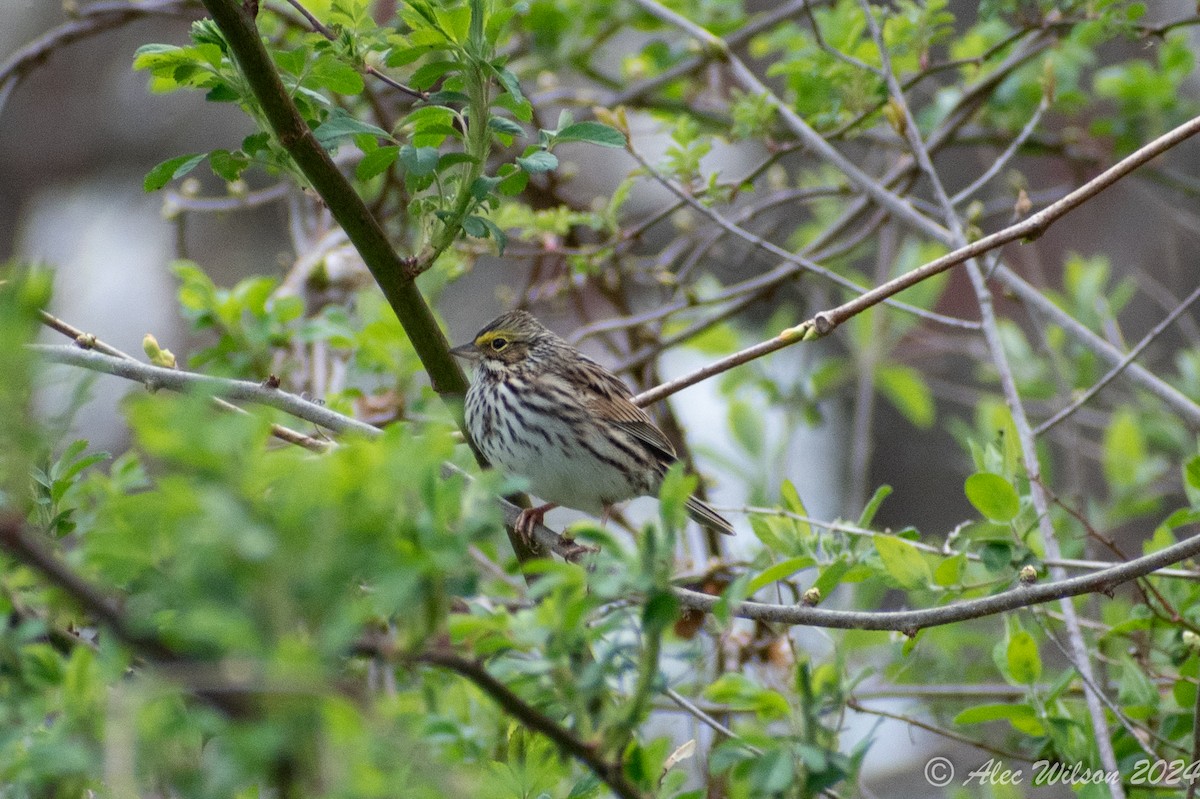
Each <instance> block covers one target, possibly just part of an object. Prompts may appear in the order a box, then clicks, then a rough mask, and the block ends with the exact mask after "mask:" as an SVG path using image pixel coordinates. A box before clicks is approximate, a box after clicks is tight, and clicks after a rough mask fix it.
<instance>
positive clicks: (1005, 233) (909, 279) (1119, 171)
mask: <svg viewBox="0 0 1200 799" xmlns="http://www.w3.org/2000/svg"><path fill="white" fill-rule="evenodd" d="M1197 133H1200V117H1196V118H1194V119H1191V120H1189V121H1188V122H1185V123H1184V124H1182V125H1180V126H1179V127H1177V128H1175V129H1174V130H1171V131H1169V132H1167V133H1165V134H1163V135H1162V136H1159V137H1158V138H1157V139H1155V140H1153V141H1151V142H1150V143H1148V144H1146V145H1145V146H1143V147H1141V148H1139V149H1138V150H1136V151H1135V152H1133V153H1131V154H1130V155H1128V156H1126V157H1125V158H1123V159H1121V160H1120V161H1118V162H1117V163H1116V164H1114V165H1113V166H1112V167H1110V168H1108V169H1107V170H1105V171H1104V172H1102V173H1101V174H1099V175H1097V176H1096V177H1095V178H1093V179H1092V180H1089V181H1088V182H1087V183H1085V184H1083V185H1082V186H1080V187H1079V188H1078V189H1076V190H1074V191H1072V192H1071V193H1069V194H1067V195H1066V196H1065V197H1063V198H1062V199H1061V200H1058V201H1057V202H1054V203H1051V204H1050V205H1048V206H1047V207H1046V208H1043V209H1042V210H1041V211H1038V212H1037V213H1035V214H1032V215H1031V216H1029V217H1027V218H1025V219H1024V220H1022V221H1020V222H1018V223H1016V224H1014V225H1010V226H1009V227H1006V228H1004V229H1003V230H1000V231H997V232H996V233H992V234H991V235H988V236H984V237H983V238H981V239H978V240H976V241H974V242H971V243H970V244H968V245H966V246H964V247H958V248H957V249H955V250H954V251H952V252H950V253H947V254H946V255H944V256H942V257H941V258H937V259H934V260H933V261H930V262H929V263H927V264H924V265H923V266H919V267H917V268H916V269H913V270H911V271H909V272H906V273H905V274H903V275H901V276H900V277H897V278H895V279H893V280H890V281H888V282H887V283H884V284H883V285H881V286H878V287H876V288H874V289H872V290H870V291H868V292H866V293H865V294H862V295H861V296H858V297H855V298H854V299H852V300H850V301H848V302H846V303H843V304H842V305H839V306H837V307H836V308H832V309H830V310H827V311H822V312H820V313H818V314H816V315H815V316H813V317H812V318H811V319H809V320H807V321H805V322H803V323H801V324H799V325H796V326H795V327H791V328H787V329H786V330H783V331H781V332H780V333H779V334H778V335H777V336H775V337H774V338H771V339H767V340H766V341H763V342H760V343H758V344H755V345H753V346H751V347H747V348H746V349H744V350H741V351H740V352H735V353H733V354H732V355H728V356H726V357H725V358H722V359H720V360H717V361H714V362H713V363H710V364H708V365H707V366H704V367H702V368H701V369H698V370H696V371H695V372H693V373H691V374H688V375H684V376H682V377H679V378H676V379H675V380H671V381H668V382H666V383H663V384H662V385H659V386H656V387H654V388H653V389H650V390H649V391H645V392H642V393H641V394H639V395H638V398H637V400H638V402H639V403H640V404H642V405H648V404H651V403H654V402H657V401H659V400H661V399H664V398H666V397H669V396H670V395H671V394H674V393H675V392H677V391H680V390H682V389H685V388H687V387H688V386H692V385H695V384H696V383H698V382H700V381H701V380H705V379H707V378H709V377H712V376H714V375H718V374H721V373H722V372H726V371H728V370H730V369H732V368H734V367H735V366H741V365H742V364H744V363H748V362H749V361H752V360H754V359H756V358H761V357H762V356H764V355H769V354H770V353H772V352H775V351H776V350H781V349H783V348H784V347H787V346H790V345H792V344H795V343H797V342H799V341H804V340H808V339H813V338H818V337H821V336H825V335H828V334H829V333H831V332H832V331H833V330H834V329H835V328H837V327H838V326H839V325H841V324H843V323H844V322H846V321H847V320H848V319H850V318H851V317H853V316H855V315H857V314H859V313H861V312H862V311H864V310H866V309H868V308H870V307H872V306H874V305H877V304H878V303H879V302H881V301H882V300H884V299H885V298H887V297H891V296H893V295H894V294H897V293H899V292H901V291H903V290H904V289H906V288H909V287H911V286H914V285H916V284H917V283H920V282H921V281H923V280H926V279H928V278H929V277H932V276H933V275H936V274H940V273H942V272H945V271H946V270H948V269H950V268H952V267H955V266H958V265H959V264H962V263H963V262H965V261H967V260H969V259H971V258H974V257H976V256H979V255H982V254H984V253H986V252H990V251H991V250H994V249H996V248H998V247H1000V246H1002V245H1004V244H1008V243H1010V242H1013V241H1019V240H1021V239H1027V238H1036V237H1037V236H1040V235H1041V234H1042V233H1044V232H1045V231H1046V229H1047V228H1049V227H1050V225H1052V224H1053V223H1054V222H1056V221H1057V220H1058V219H1060V218H1061V217H1063V216H1064V215H1066V214H1067V213H1069V212H1071V211H1073V210H1075V208H1077V207H1078V206H1080V205H1082V204H1083V203H1084V202H1086V201H1088V200H1090V199H1091V198H1092V197H1094V196H1096V195H1097V194H1099V193H1100V192H1101V191H1103V190H1104V189H1106V188H1108V187H1109V186H1111V185H1112V184H1113V183H1116V182H1117V181H1118V180H1120V179H1121V178H1123V177H1125V176H1126V175H1128V174H1129V173H1130V172H1132V171H1134V170H1135V169H1137V168H1138V167H1140V166H1142V165H1144V164H1146V163H1147V162H1149V161H1151V160H1153V159H1154V158H1157V157H1158V156H1159V155H1162V154H1163V153H1165V152H1167V151H1168V150H1170V149H1171V148H1173V147H1175V146H1177V145H1178V144H1180V143H1181V142H1183V141H1186V140H1187V139H1189V138H1191V137H1192V136H1194V135H1196V134H1197ZM939 240H940V239H939ZM993 275H994V276H995V277H996V278H997V279H999V280H1001V281H1002V282H1003V283H1004V284H1005V285H1006V286H1007V287H1009V288H1011V289H1012V290H1013V291H1014V292H1016V293H1018V294H1019V295H1020V296H1021V297H1022V299H1025V300H1027V301H1029V302H1032V303H1037V304H1038V307H1039V309H1044V310H1045V311H1046V312H1047V313H1048V314H1051V315H1052V320H1053V321H1054V322H1055V323H1056V324H1063V326H1064V328H1066V329H1067V330H1068V332H1070V333H1072V335H1073V336H1074V337H1075V338H1077V339H1079V340H1081V341H1083V342H1084V343H1085V344H1086V345H1087V346H1088V347H1089V348H1091V349H1093V350H1096V352H1097V354H1100V355H1101V357H1104V358H1105V360H1109V361H1110V362H1112V358H1113V356H1114V354H1115V358H1116V360H1117V361H1119V360H1120V359H1121V358H1122V357H1124V353H1121V352H1120V351H1118V350H1116V348H1114V347H1112V346H1111V345H1109V344H1108V343H1107V342H1104V341H1103V340H1102V339H1100V338H1099V337H1098V336H1096V335H1095V334H1093V333H1091V331H1089V330H1087V328H1085V327H1083V326H1082V325H1080V324H1079V323H1078V322H1077V321H1075V320H1074V319H1073V318H1072V317H1071V316H1070V315H1069V314H1067V313H1065V312H1063V311H1062V309H1060V308H1058V307H1057V306H1055V305H1054V303H1052V302H1050V301H1049V300H1047V299H1046V298H1045V297H1043V296H1042V295H1041V294H1040V292H1038V291H1037V290H1036V289H1035V288H1034V287H1033V286H1030V285H1029V284H1028V283H1027V282H1025V281H1024V280H1023V279H1022V278H1021V277H1020V276H1019V275H1017V274H1016V273H1014V272H1012V271H1011V270H1010V269H1009V268H1008V267H1006V266H1004V265H1000V266H999V267H998V268H997V269H996V270H995V272H994V273H993ZM1081 328H1082V329H1081ZM1130 371H1131V373H1132V372H1133V369H1131V370H1130ZM1140 375H1141V377H1140V379H1141V381H1142V384H1143V385H1144V386H1145V387H1147V388H1148V389H1149V390H1152V391H1153V392H1154V393H1155V394H1156V395H1158V396H1159V398H1160V399H1163V400H1164V401H1165V402H1167V403H1168V404H1169V405H1170V406H1171V407H1172V408H1174V409H1175V410H1176V411H1177V412H1179V413H1180V414H1181V415H1182V416H1184V417H1185V418H1186V419H1187V420H1188V421H1189V422H1190V423H1191V424H1192V425H1193V426H1196V427H1200V405H1197V404H1196V403H1195V402H1193V401H1191V400H1190V399H1188V398H1187V397H1186V396H1185V395H1183V394H1182V393H1180V392H1179V391H1178V390H1177V389H1175V388H1174V387H1172V386H1170V385H1168V384H1166V383H1165V382H1164V381H1163V380H1161V379H1160V378H1156V377H1155V376H1154V375H1151V374H1149V372H1147V371H1146V370H1144V369H1143V370H1141V372H1140Z"/></svg>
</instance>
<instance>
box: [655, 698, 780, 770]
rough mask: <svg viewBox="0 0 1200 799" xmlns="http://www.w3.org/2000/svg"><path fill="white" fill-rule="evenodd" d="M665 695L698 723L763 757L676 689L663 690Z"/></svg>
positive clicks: (758, 750) (752, 746)
mask: <svg viewBox="0 0 1200 799" xmlns="http://www.w3.org/2000/svg"><path fill="white" fill-rule="evenodd" d="M663 693H664V694H666V695H667V697H669V698H670V700H671V701H672V702H674V703H675V704H676V705H678V706H679V707H680V708H682V709H683V711H684V712H685V713H688V714H690V715H692V716H694V717H695V718H696V719H697V720H698V721H700V722H701V723H703V724H706V725H707V726H708V727H710V728H712V729H713V730H714V731H715V732H717V733H719V734H721V735H724V736H725V737H726V738H729V739H730V740H733V741H737V742H738V743H740V744H741V745H742V746H744V747H745V748H746V751H747V752H752V753H753V754H755V755H760V756H761V755H762V753H763V752H762V750H761V749H759V748H758V747H757V746H754V745H753V744H751V743H747V742H746V741H744V740H743V739H742V737H741V736H740V735H738V734H737V733H735V732H734V731H733V730H731V729H729V728H728V727H726V726H725V725H724V724H722V723H721V722H719V721H717V720H716V719H715V718H713V717H712V716H711V715H710V714H709V713H707V712H706V711H705V710H704V708H702V707H700V706H699V705H697V704H696V703H695V702H693V701H692V700H690V699H688V698H687V697H686V696H684V695H683V694H681V693H679V692H678V691H676V690H675V689H674V688H666V689H664V690H663Z"/></svg>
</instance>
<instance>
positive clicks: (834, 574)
mask: <svg viewBox="0 0 1200 799" xmlns="http://www.w3.org/2000/svg"><path fill="white" fill-rule="evenodd" d="M852 568H854V564H852V563H851V562H850V561H849V560H847V559H845V558H838V559H837V560H835V561H834V562H833V563H830V564H829V565H828V566H826V567H825V568H824V569H821V574H820V576H818V577H817V579H816V580H815V581H813V584H812V587H813V588H815V589H817V590H818V591H820V592H821V597H822V598H825V597H828V596H829V595H830V594H832V593H833V589H835V588H837V587H838V586H839V585H840V584H841V582H842V577H844V576H845V575H846V573H847V572H848V571H850V570H851V569H852Z"/></svg>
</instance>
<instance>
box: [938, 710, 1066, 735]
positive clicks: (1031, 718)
mask: <svg viewBox="0 0 1200 799" xmlns="http://www.w3.org/2000/svg"><path fill="white" fill-rule="evenodd" d="M989 721H1007V722H1008V723H1009V724H1011V725H1012V726H1013V727H1014V728H1015V729H1016V730H1017V731H1018V732H1023V733H1025V734H1027V735H1045V733H1046V730H1045V728H1044V727H1043V726H1042V723H1041V721H1039V720H1038V717H1037V712H1036V711H1035V710H1034V709H1033V708H1032V707H1030V706H1029V705H1020V704H1011V703H1005V704H994V705H976V706H975V707H969V708H967V709H966V710H964V711H962V712H961V713H959V714H958V715H957V716H955V717H954V723H955V724H986V723H987V722H989Z"/></svg>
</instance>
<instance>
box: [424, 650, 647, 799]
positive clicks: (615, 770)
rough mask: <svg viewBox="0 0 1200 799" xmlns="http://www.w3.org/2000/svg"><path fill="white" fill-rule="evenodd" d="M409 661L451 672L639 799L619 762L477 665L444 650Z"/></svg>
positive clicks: (624, 796) (626, 797) (627, 796)
mask: <svg viewBox="0 0 1200 799" xmlns="http://www.w3.org/2000/svg"><path fill="white" fill-rule="evenodd" d="M412 660H413V661H414V662H417V663H424V664H427V665H430V666H437V667H439V668H443V669H447V670H448V671H453V672H454V673H455V674H458V675H459V676H461V677H464V678H466V679H467V680H469V681H471V682H472V683H474V684H475V685H476V687H478V688H479V689H480V690H481V691H483V692H484V693H485V694H487V695H488V696H489V697H491V699H492V701H494V702H495V703H496V704H498V705H499V706H500V707H501V708H503V709H504V711H505V712H506V713H508V714H509V715H510V716H512V717H513V718H515V719H516V720H517V721H519V722H521V723H522V724H524V725H525V726H526V727H528V728H529V729H531V730H534V731H536V732H540V733H541V734H542V735H544V736H546V737H547V738H549V739H550V740H551V741H553V742H554V744H555V746H557V747H558V748H559V749H561V750H562V751H563V752H565V753H566V754H568V755H570V756H571V757H573V758H575V759H576V760H578V761H579V762H580V763H583V764H584V765H585V766H587V767H588V768H589V769H590V770H591V772H592V773H593V774H595V775H596V776H597V777H599V778H600V779H601V780H602V781H603V782H604V784H605V785H607V786H608V787H609V788H610V789H611V790H612V792H613V793H615V794H616V795H617V796H619V797H621V799H641V797H642V796H643V794H642V792H641V791H639V790H638V789H637V786H635V785H634V784H633V783H631V782H630V781H629V778H628V777H626V776H625V771H624V769H623V767H622V764H621V763H620V762H619V761H608V760H605V759H604V758H602V757H601V756H600V754H599V752H598V749H597V747H595V746H593V745H592V744H589V743H587V742H585V741H582V740H580V739H579V738H578V737H576V736H575V734H574V733H573V732H571V730H569V729H567V728H566V727H564V726H562V725H561V724H559V723H558V722H557V721H555V720H554V719H552V718H550V717H549V716H547V715H546V714H545V713H542V712H541V711H540V710H538V709H537V708H535V707H533V706H532V705H530V704H529V703H528V702H526V701H525V700H524V699H522V698H521V697H519V696H517V695H516V694H515V693H513V691H512V690H511V689H510V688H509V687H508V686H507V685H505V684H504V683H502V682H500V681H499V680H497V679H496V678H495V677H493V676H492V675H491V674H489V673H488V672H487V669H485V668H484V667H483V665H482V664H480V663H479V662H477V661H474V660H468V659H467V658H464V657H461V656H460V655H456V654H454V653H452V652H448V651H445V650H430V651H426V652H422V653H420V654H418V655H416V656H414V657H413V658H412Z"/></svg>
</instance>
